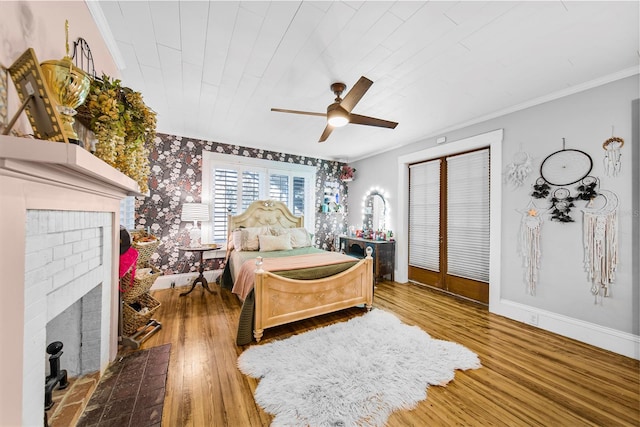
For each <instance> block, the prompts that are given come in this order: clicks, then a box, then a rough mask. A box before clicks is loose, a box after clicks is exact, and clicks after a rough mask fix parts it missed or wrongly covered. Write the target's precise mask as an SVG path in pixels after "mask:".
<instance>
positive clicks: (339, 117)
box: [327, 102, 349, 128]
mask: <svg viewBox="0 0 640 427" xmlns="http://www.w3.org/2000/svg"><path fill="white" fill-rule="evenodd" d="M327 123H329V124H330V125H331V126H333V127H334V128H339V127H342V126H345V125H346V124H347V123H349V113H347V112H346V111H345V110H344V109H343V108H342V107H340V103H338V102H334V103H333V104H331V105H329V107H328V108H327Z"/></svg>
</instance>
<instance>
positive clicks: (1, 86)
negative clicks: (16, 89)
mask: <svg viewBox="0 0 640 427" xmlns="http://www.w3.org/2000/svg"><path fill="white" fill-rule="evenodd" d="M8 86H9V73H8V71H7V69H6V68H5V67H4V65H2V64H0V131H3V130H4V128H5V126H7V123H8V120H9V93H8V92H7V91H8V90H9V88H8Z"/></svg>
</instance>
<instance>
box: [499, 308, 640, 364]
mask: <svg viewBox="0 0 640 427" xmlns="http://www.w3.org/2000/svg"><path fill="white" fill-rule="evenodd" d="M491 312H492V313H495V314H499V315H501V316H504V317H508V318H509V319H513V320H516V321H518V322H523V323H527V324H529V325H532V326H535V327H538V328H540V329H544V330H546V331H549V332H553V333H556V334H559V335H562V336H565V337H568V338H573V339H575V340H578V341H582V342H584V343H587V344H590V345H593V346H595V347H599V348H603V349H605V350H609V351H612V352H614V353H618V354H621V355H623V356H627V357H631V358H633V359H636V360H640V336H638V335H634V334H630V333H627V332H622V331H618V330H616V329H612V328H607V327H604V326H600V325H596V324H594V323H590V322H585V321H583V320H579V319H574V318H572V317H568V316H563V315H560V314H557V313H553V312H550V311H546V310H541V309H538V308H535V307H531V306H528V305H525V304H520V303H517V302H514V301H509V300H504V299H502V300H500V303H499V304H496V305H492V306H491Z"/></svg>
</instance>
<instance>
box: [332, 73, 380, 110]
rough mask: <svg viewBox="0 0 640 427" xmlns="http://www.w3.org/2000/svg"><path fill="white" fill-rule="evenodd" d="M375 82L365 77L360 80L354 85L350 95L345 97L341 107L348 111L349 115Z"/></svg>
mask: <svg viewBox="0 0 640 427" xmlns="http://www.w3.org/2000/svg"><path fill="white" fill-rule="evenodd" d="M372 84H373V82H372V81H371V80H369V79H368V78H366V77H365V76H362V77H360V80H358V82H357V83H356V84H355V85H353V87H352V88H351V90H350V91H349V93H347V94H346V95H345V97H344V98H343V99H342V101H341V102H340V106H341V107H342V108H344V109H345V110H347V112H348V113H350V112H351V110H353V107H355V106H356V104H357V103H358V101H360V99H361V98H362V97H363V96H364V94H365V93H367V91H368V90H369V88H370V87H371V85H372Z"/></svg>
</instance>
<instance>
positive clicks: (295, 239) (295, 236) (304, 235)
mask: <svg viewBox="0 0 640 427" xmlns="http://www.w3.org/2000/svg"><path fill="white" fill-rule="evenodd" d="M272 231H273V234H275V235H276V236H281V235H284V234H287V235H289V236H291V247H292V248H306V247H307V246H311V235H310V234H309V232H308V231H307V229H306V228H304V227H298V228H282V227H279V228H273V229H272Z"/></svg>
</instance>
